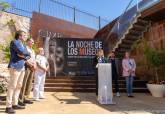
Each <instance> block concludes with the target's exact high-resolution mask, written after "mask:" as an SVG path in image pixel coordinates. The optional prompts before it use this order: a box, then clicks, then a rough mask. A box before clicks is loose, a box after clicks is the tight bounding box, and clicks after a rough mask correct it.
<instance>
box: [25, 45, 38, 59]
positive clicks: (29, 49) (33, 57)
mask: <svg viewBox="0 0 165 114" xmlns="http://www.w3.org/2000/svg"><path fill="white" fill-rule="evenodd" d="M26 49H27V51H28V52H29V53H30V56H31V59H33V60H35V56H36V55H35V52H34V50H33V49H32V48H30V47H29V46H26Z"/></svg>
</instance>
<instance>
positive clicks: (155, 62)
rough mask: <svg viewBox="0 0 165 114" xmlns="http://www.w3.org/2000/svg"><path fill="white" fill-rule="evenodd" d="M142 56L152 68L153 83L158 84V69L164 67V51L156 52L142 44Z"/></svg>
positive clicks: (145, 43)
mask: <svg viewBox="0 0 165 114" xmlns="http://www.w3.org/2000/svg"><path fill="white" fill-rule="evenodd" d="M144 55H145V57H146V59H147V62H148V63H149V65H150V66H151V67H152V68H154V72H155V79H156V80H155V82H156V83H157V84H159V83H160V80H159V68H160V67H162V66H165V51H157V50H156V49H154V48H152V47H150V46H149V45H148V44H147V42H144Z"/></svg>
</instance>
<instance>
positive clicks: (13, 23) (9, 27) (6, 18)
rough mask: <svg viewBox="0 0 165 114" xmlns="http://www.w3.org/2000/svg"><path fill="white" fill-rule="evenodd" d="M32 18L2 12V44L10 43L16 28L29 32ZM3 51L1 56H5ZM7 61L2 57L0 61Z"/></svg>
mask: <svg viewBox="0 0 165 114" xmlns="http://www.w3.org/2000/svg"><path fill="white" fill-rule="evenodd" d="M29 29H30V18H27V17H23V16H19V15H15V14H11V13H6V12H1V14H0V39H1V40H0V45H3V46H6V45H9V42H10V40H11V39H13V33H14V32H15V30H23V31H25V32H29ZM3 57H4V55H3V52H2V51H0V58H3ZM2 62H5V61H4V60H3V59H0V63H2Z"/></svg>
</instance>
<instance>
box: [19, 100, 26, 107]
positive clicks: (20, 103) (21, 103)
mask: <svg viewBox="0 0 165 114" xmlns="http://www.w3.org/2000/svg"><path fill="white" fill-rule="evenodd" d="M18 105H20V106H26V104H25V103H23V102H20V101H19V102H18Z"/></svg>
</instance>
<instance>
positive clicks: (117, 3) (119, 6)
mask: <svg viewBox="0 0 165 114" xmlns="http://www.w3.org/2000/svg"><path fill="white" fill-rule="evenodd" d="M57 1H60V2H63V3H66V4H68V5H71V6H75V7H76V8H77V9H80V10H82V11H86V12H88V13H91V14H94V15H96V16H101V17H103V18H105V19H107V20H109V21H111V20H113V19H114V18H116V17H118V16H119V15H121V13H122V12H124V10H125V8H126V7H127V5H128V3H129V2H130V0H57ZM134 3H136V0H134ZM134 3H133V4H134Z"/></svg>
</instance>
